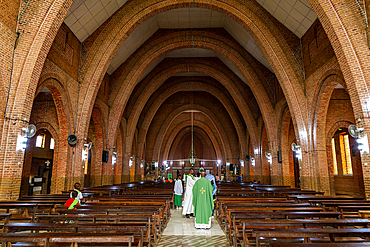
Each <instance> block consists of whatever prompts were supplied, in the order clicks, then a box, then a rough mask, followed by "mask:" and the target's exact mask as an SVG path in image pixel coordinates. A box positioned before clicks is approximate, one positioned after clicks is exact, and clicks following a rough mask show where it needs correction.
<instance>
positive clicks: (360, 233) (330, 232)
mask: <svg viewBox="0 0 370 247" xmlns="http://www.w3.org/2000/svg"><path fill="white" fill-rule="evenodd" d="M252 236H253V237H256V246H257V247H259V246H261V245H260V238H312V237H314V238H329V239H330V241H331V242H335V238H336V237H361V238H368V237H370V228H357V229H336V228H289V229H285V228H278V229H258V230H253V233H252Z"/></svg>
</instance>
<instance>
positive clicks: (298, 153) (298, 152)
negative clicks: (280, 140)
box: [291, 142, 302, 159]
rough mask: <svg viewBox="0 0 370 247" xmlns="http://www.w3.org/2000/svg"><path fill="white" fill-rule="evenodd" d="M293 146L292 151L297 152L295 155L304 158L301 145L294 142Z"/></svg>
mask: <svg viewBox="0 0 370 247" xmlns="http://www.w3.org/2000/svg"><path fill="white" fill-rule="evenodd" d="M291 148H292V151H293V152H295V157H296V158H297V159H302V151H301V146H299V145H298V144H295V143H294V142H293V143H292V146H291Z"/></svg>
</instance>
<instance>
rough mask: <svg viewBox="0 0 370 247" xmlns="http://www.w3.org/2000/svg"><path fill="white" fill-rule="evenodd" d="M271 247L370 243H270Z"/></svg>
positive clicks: (363, 246) (354, 246)
mask: <svg viewBox="0 0 370 247" xmlns="http://www.w3.org/2000/svg"><path fill="white" fill-rule="evenodd" d="M270 246H271V247H366V246H370V243H270Z"/></svg>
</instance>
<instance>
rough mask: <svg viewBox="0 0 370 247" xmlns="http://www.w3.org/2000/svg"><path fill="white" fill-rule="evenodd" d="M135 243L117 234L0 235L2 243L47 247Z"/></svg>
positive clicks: (130, 244)
mask: <svg viewBox="0 0 370 247" xmlns="http://www.w3.org/2000/svg"><path fill="white" fill-rule="evenodd" d="M133 241H134V236H133V235H117V234H103V233H99V234H96V233H90V234H89V235H86V233H49V232H48V233H0V242H3V243H7V242H12V243H15V242H26V243H39V242H44V246H45V247H49V244H50V243H72V244H73V245H71V246H73V247H76V246H78V243H90V244H92V243H94V244H99V243H101V244H103V243H109V244H110V245H117V243H118V244H120V246H122V243H127V244H128V246H129V247H131V246H132V242H133Z"/></svg>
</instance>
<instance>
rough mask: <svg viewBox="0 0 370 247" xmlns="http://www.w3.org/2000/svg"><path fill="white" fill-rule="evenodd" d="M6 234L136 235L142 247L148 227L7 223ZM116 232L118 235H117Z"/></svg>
mask: <svg viewBox="0 0 370 247" xmlns="http://www.w3.org/2000/svg"><path fill="white" fill-rule="evenodd" d="M5 227H6V228H7V230H8V232H18V231H20V232H22V231H29V230H31V231H48V232H63V233H65V232H71V233H82V232H85V233H86V232H88V233H90V232H94V233H98V232H102V233H107V232H114V233H116V234H124V235H127V234H134V235H138V236H139V238H138V240H139V243H138V244H137V245H138V246H140V247H142V246H143V243H144V231H146V230H147V228H148V226H147V224H146V223H138V222H130V223H99V224H86V223H82V224H81V223H79V224H77V223H73V224H65V223H62V224H61V223H8V224H7V225H6V226H5ZM117 232H118V233H117ZM145 235H146V238H145V242H146V243H147V245H148V244H149V242H150V232H148V231H146V233H145Z"/></svg>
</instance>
